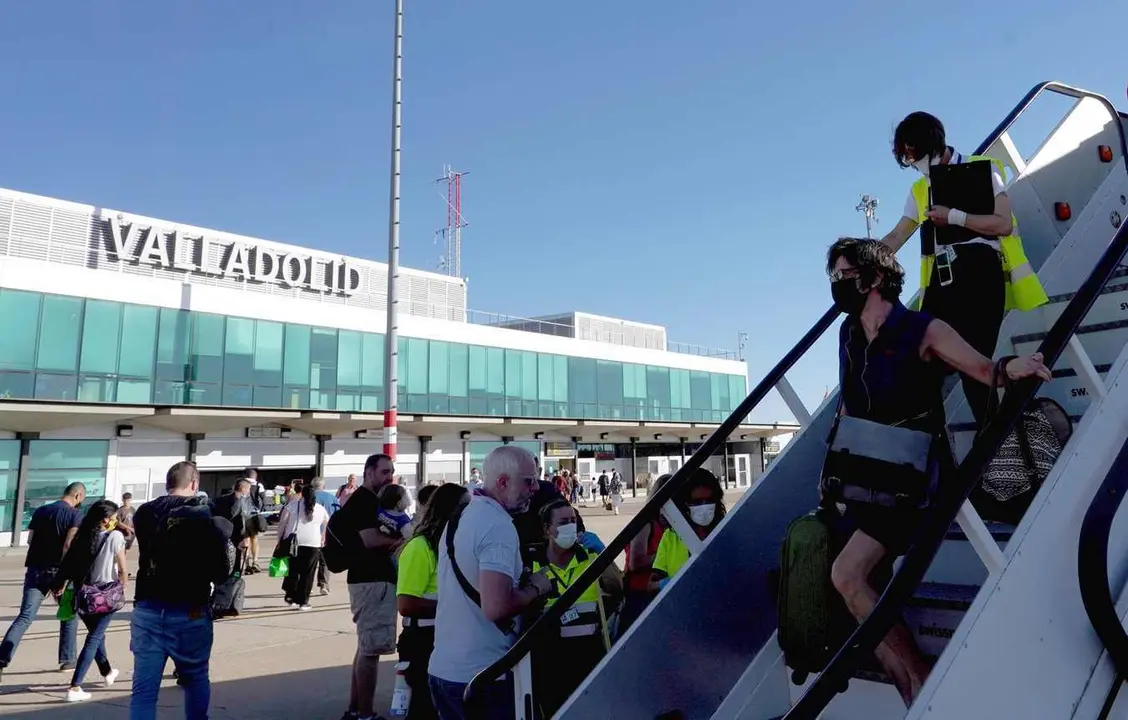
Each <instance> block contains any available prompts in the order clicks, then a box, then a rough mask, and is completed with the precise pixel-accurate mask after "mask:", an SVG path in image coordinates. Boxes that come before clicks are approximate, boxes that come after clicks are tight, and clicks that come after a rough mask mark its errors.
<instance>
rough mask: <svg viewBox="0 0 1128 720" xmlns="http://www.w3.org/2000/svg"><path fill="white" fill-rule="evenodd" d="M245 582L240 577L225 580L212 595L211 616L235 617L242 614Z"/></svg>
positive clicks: (245, 588)
mask: <svg viewBox="0 0 1128 720" xmlns="http://www.w3.org/2000/svg"><path fill="white" fill-rule="evenodd" d="M246 593H247V581H246V580H245V579H244V578H243V576H242V575H235V576H232V577H229V578H227V579H226V580H224V581H223V582H221V583H220V584H219V585H217V586H216V588H215V592H214V593H212V602H211V605H212V615H214V616H215V617H217V618H221V617H235V616H237V615H239V613H241V612H243V603H244V601H245V599H246Z"/></svg>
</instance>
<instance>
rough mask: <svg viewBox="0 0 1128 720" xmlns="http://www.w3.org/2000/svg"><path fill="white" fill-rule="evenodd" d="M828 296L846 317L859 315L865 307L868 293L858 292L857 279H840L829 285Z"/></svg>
mask: <svg viewBox="0 0 1128 720" xmlns="http://www.w3.org/2000/svg"><path fill="white" fill-rule="evenodd" d="M830 296H831V297H832V298H834V304H835V305H837V306H838V309H839V310H841V311H842V312H844V313H846V314H847V315H859V314H861V312H862V308H864V307H865V306H866V298H867V297H869V293H861V292H858V280H857V278H852V277H851V278H842V279H841V280H835V281H834V282H832V283H831V284H830Z"/></svg>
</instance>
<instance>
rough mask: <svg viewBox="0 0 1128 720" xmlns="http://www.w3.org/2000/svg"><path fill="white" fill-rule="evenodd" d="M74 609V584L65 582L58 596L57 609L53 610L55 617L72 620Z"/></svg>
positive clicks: (64, 620)
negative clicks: (61, 592)
mask: <svg viewBox="0 0 1128 720" xmlns="http://www.w3.org/2000/svg"><path fill="white" fill-rule="evenodd" d="M75 614H76V613H75V611H74V586H73V585H71V584H70V583H67V586H66V588H65V589H64V590H63V594H62V595H60V596H59V609H58V610H56V611H55V617H56V618H57V619H59V620H62V621H63V622H66V621H67V620H73V619H74V616H75Z"/></svg>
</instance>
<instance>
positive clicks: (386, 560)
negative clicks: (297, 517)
mask: <svg viewBox="0 0 1128 720" xmlns="http://www.w3.org/2000/svg"><path fill="white" fill-rule="evenodd" d="M379 513H380V500H379V499H378V498H377V497H376V493H374V492H372V491H371V490H369V489H368V488H366V487H364V486H363V485H362V486H360V487H358V488H357V489H356V492H354V493H353V494H352V497H350V498H349V501H348V502H347V503H345V504H344V505H342V506H341V509H340V510H338V511H337V512H336V514H335V515H334V517H336V516H337V515H343V516H344V517H343V518H341V520H338V521H337V522H339V523H343V524H344V526H345V527H347V528H348V529H349V534H350V535H352V536H353V537H352V538H351V539H350V541H349V549H350V554H351V556H352V557H351V558H350V559H349V574H348V583H349V584H350V585H355V584H357V583H369V582H388V583H392V584H395V582H396V566H395V565H393V564H392V554H391V553H390V552H389V551H388V550H386V549H383V548H371V549H369V548H366V547H364V544H363V543H362V542H361V541H360V537H359V533H360V531H361V530H367V529H369V528H376V527H377V526H378V524H379V517H378V516H379Z"/></svg>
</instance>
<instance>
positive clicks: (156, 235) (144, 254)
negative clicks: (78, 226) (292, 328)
mask: <svg viewBox="0 0 1128 720" xmlns="http://www.w3.org/2000/svg"><path fill="white" fill-rule="evenodd" d="M103 222H104V223H105V230H106V233H105V234H106V235H108V236H109V239H110V241H111V242H110V247H109V248H108V249H109V251H110V252H112V253H113V254H114V256H115V257H116V258H117V260H118V262H130V263H137V264H139V265H150V266H152V267H157V268H162V269H172V270H181V271H183V272H185V273H188V274H191V275H218V276H220V277H229V278H241V279H243V280H244V281H247V280H249V281H254V282H262V283H271V284H274V285H281V286H282V287H287V288H292V287H299V288H307V289H309V290H314V291H316V292H323V293H339V294H342V295H352V294H354V293H355V292H356V291H357V290H359V289H360V271H359V270H357V269H356V268H355V267H354V266H352V265H349V263H348V262H347V261H346V260H345V259H344V258H337V259H326V258H317V257H312V256H310V255H301V254H298V253H282V252H278V251H277V250H272V249H270V248H269V247H265V246H262V245H259V244H257V243H249V242H239V241H231V240H218V239H216V238H210V237H207V236H205V235H189V234H187V233H184V232H181V231H180V230H178V229H175V228H171V229H170V228H159V227H156V226H155V225H154V226H141V225H139V224H138V223H136V222H130V221H128V220H121V219H118V218H117V217H111V218H108V219H105V220H103ZM212 248H216V249H217V250H218V251H217V252H213V251H212ZM213 258H214V260H213Z"/></svg>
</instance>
